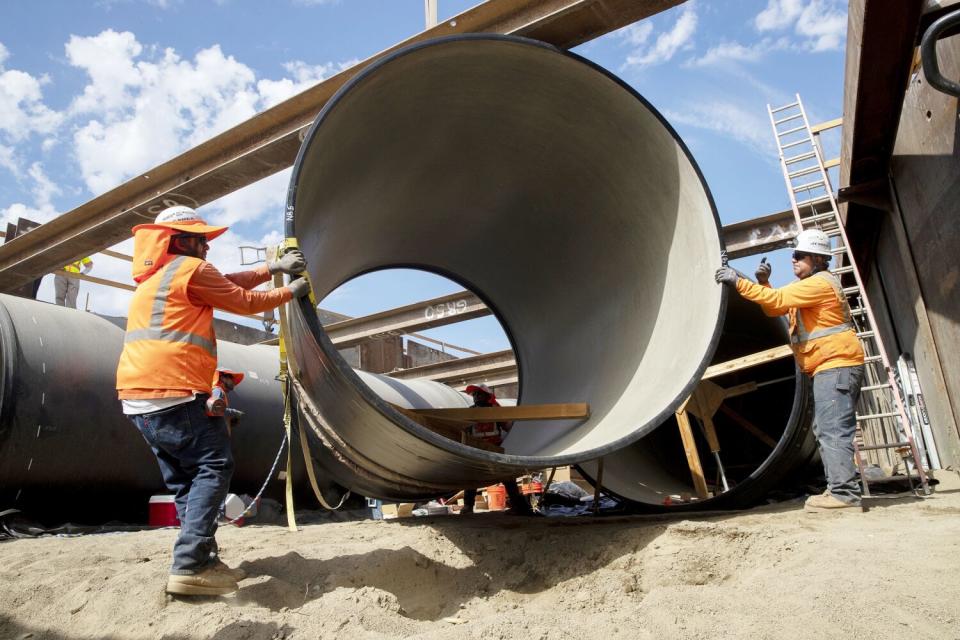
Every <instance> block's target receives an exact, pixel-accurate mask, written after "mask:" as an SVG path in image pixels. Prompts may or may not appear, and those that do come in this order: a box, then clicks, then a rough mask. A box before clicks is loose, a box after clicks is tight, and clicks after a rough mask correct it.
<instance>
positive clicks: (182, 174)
mask: <svg viewBox="0 0 960 640" xmlns="http://www.w3.org/2000/svg"><path fill="white" fill-rule="evenodd" d="M683 2H684V0H489V1H488V2H485V3H483V4H480V5H479V6H476V7H474V8H472V9H468V10H467V11H464V12H463V13H461V14H459V15H457V16H456V17H454V18H452V19H450V20H447V21H445V22H443V23H440V24H438V25H437V26H435V27H433V28H431V29H428V30H426V31H424V32H422V33H420V34H418V35H415V36H413V37H411V38H408V39H406V40H404V41H403V42H401V43H399V44H397V45H395V46H393V47H390V48H389V49H386V50H385V51H382V52H380V53H378V54H376V55H374V56H371V57H370V58H368V59H367V60H364V61H363V62H360V63H358V64H357V65H355V66H353V67H351V68H350V69H346V70H344V71H341V72H340V73H338V74H336V75H334V76H332V77H330V78H328V79H326V80H324V81H323V82H320V83H319V84H317V85H315V86H314V87H311V88H310V89H307V90H306V91H304V92H303V93H300V94H298V95H296V96H294V97H292V98H290V99H288V100H286V101H284V102H281V103H280V104H278V105H276V106H274V107H271V108H270V109H267V110H266V111H263V112H262V113H259V114H257V115H256V116H254V117H253V118H251V119H249V120H247V121H245V122H243V123H241V124H239V125H237V126H235V127H233V128H232V129H229V130H227V131H225V132H224V133H222V134H220V135H218V136H215V137H214V138H211V139H210V140H207V141H206V142H204V143H202V144H200V145H198V146H196V147H193V148H192V149H190V150H188V151H186V152H185V153H183V154H181V155H179V156H177V157H176V158H174V159H172V160H170V161H168V162H165V163H163V164H161V165H159V166H157V167H154V168H153V169H150V170H149V171H146V172H144V173H143V174H140V175H138V176H135V177H134V178H132V179H131V180H129V181H128V182H125V183H124V184H122V185H120V186H118V187H116V188H115V189H112V190H111V191H108V192H107V193H104V194H102V195H100V196H98V197H96V198H94V199H93V200H90V201H89V202H86V203H84V204H82V205H80V206H79V207H77V208H75V209H73V210H72V211H69V212H67V213H65V214H63V215H61V216H59V217H58V218H55V219H54V220H51V221H50V222H48V223H46V224H44V225H42V226H40V227H39V228H38V229H35V230H34V231H32V232H31V233H29V234H26V235H24V236H23V237H19V238H15V239H14V240H12V241H10V242H8V243H6V244H4V245H3V246H2V247H0V291H9V290H11V289H13V288H15V287H17V286H18V285H21V284H24V283H26V282H29V281H32V280H33V279H34V278H36V277H37V276H40V275H42V274H44V273H49V272H50V271H52V270H54V269H55V268H57V267H59V266H60V265H63V264H68V263H70V262H73V261H75V260H77V259H79V258H82V257H84V256H88V255H90V254H92V253H96V252H98V251H101V250H103V249H106V248H108V247H110V246H112V245H114V244H116V243H118V242H120V241H122V240H124V239H126V238H128V237H129V235H130V228H131V227H132V226H134V225H135V224H138V223H140V222H144V221H146V220H152V219H153V217H154V216H155V215H156V213H157V212H158V211H160V210H161V209H162V208H164V207H165V206H167V205H168V204H187V205H191V206H200V205H203V204H206V203H208V202H211V201H213V200H216V199H217V198H220V197H222V196H224V195H226V194H228V193H231V192H233V191H236V190H237V189H240V188H241V187H245V186H247V185H249V184H251V183H253V182H256V181H257V180H260V179H261V178H265V177H267V176H269V175H272V174H274V173H276V172H278V171H281V170H283V169H286V168H288V167H290V166H291V165H292V164H293V161H294V159H295V157H296V154H297V150H298V149H299V147H300V141H301V136H302V135H303V133H304V132H305V130H306V128H307V127H309V126H310V124H311V123H312V122H313V119H314V118H315V117H316V115H317V113H318V112H319V111H320V109H321V108H322V107H323V105H324V104H325V103H326V102H327V100H328V99H329V98H330V97H331V96H333V94H334V93H335V92H336V91H337V89H339V88H340V87H341V86H343V85H344V84H345V83H346V82H347V81H348V80H349V79H350V78H352V77H353V76H355V75H356V74H357V73H358V72H359V71H360V70H362V69H363V68H365V67H367V66H368V65H370V64H371V63H372V62H374V61H376V60H378V59H380V58H382V57H383V56H385V55H386V54H388V53H390V52H392V51H395V50H397V49H399V48H401V47H404V46H407V45H409V44H413V43H416V42H420V41H423V40H427V39H430V38H435V37H438V36H444V35H453V34H458V33H469V32H485V33H505V34H514V35H522V36H526V37H529V38H535V39H538V40H542V41H544V42H548V43H551V44H554V45H556V46H558V47H561V48H564V49H568V48H570V47H574V46H577V45H579V44H582V43H584V42H586V41H588V40H591V39H593V38H596V37H598V36H601V35H603V34H606V33H609V32H611V31H614V30H616V29H619V28H620V27H623V26H626V25H628V24H631V23H633V22H636V21H637V20H641V19H643V18H646V17H649V16H651V15H654V14H656V13H659V12H661V11H664V10H666V9H669V8H671V7H673V6H676V5H679V4H682V3H683Z"/></svg>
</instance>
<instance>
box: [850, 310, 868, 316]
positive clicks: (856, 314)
mask: <svg viewBox="0 0 960 640" xmlns="http://www.w3.org/2000/svg"><path fill="white" fill-rule="evenodd" d="M866 312H867V310H866V309H850V315H852V316H862V315H863V314H865V313H866Z"/></svg>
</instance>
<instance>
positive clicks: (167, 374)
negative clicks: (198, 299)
mask: <svg viewBox="0 0 960 640" xmlns="http://www.w3.org/2000/svg"><path fill="white" fill-rule="evenodd" d="M202 264H203V260H201V259H200V258H194V257H190V256H174V257H173V258H172V259H171V260H169V261H168V262H166V264H164V265H163V266H162V267H160V268H159V269H157V270H156V271H155V272H154V273H153V274H151V275H150V276H149V277H148V278H146V279H145V280H143V281H142V282H140V285H139V286H138V287H137V290H136V292H135V293H134V294H133V300H132V301H131V302H130V313H129V316H128V318H127V333H126V336H125V337H124V342H123V353H122V354H121V355H120V364H119V365H118V367H117V391H118V392H119V396H120V398H121V399H123V398H165V397H176V396H182V395H185V393H189V392H191V391H199V392H202V393H210V391H211V383H212V381H213V377H214V374H215V373H216V370H217V337H216V334H215V333H214V329H213V307H210V306H206V305H203V306H198V305H195V304H193V303H192V302H190V299H189V297H188V295H187V285H188V284H189V282H190V277H191V276H193V273H194V272H195V271H196V270H197V269H198V268H199V267H200V266H201V265H202Z"/></svg>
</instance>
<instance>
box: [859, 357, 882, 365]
mask: <svg viewBox="0 0 960 640" xmlns="http://www.w3.org/2000/svg"><path fill="white" fill-rule="evenodd" d="M878 362H879V363H881V364H883V358H881V357H880V356H867V357H866V358H864V359H863V363H864V364H877V363H878Z"/></svg>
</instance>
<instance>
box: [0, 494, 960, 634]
mask: <svg viewBox="0 0 960 640" xmlns="http://www.w3.org/2000/svg"><path fill="white" fill-rule="evenodd" d="M174 537H175V532H174V531H172V530H160V531H150V532H141V533H117V534H107V535H97V536H87V537H81V538H42V539H35V540H15V541H8V542H4V543H0V603H2V605H0V638H4V639H7V638H28V637H29V638H32V639H41V638H55V639H63V640H79V639H81V638H110V639H117V640H119V639H127V638H167V639H169V640H185V639H187V638H216V639H226V638H230V639H234V638H236V639H251V640H253V639H256V640H260V639H264V640H270V639H278V638H304V639H308V638H310V639H312V638H350V639H355V638H361V639H363V638H371V639H373V638H377V639H381V638H444V639H447V638H477V639H479V638H484V639H487V638H524V639H533V640H560V639H562V638H588V637H589V638H601V639H603V640H613V639H616V638H624V639H627V638H630V639H633V638H664V637H666V638H672V637H685V638H778V639H779V638H850V637H854V636H856V637H861V638H891V637H911V638H938V639H942V638H960V605H958V603H960V491H941V492H940V493H938V494H936V495H935V496H933V497H931V498H928V499H926V500H923V501H918V500H910V499H906V500H896V501H885V502H882V503H879V506H876V507H874V508H872V509H871V510H870V511H869V512H867V513H860V512H855V513H839V514H816V515H810V514H805V513H803V511H802V510H801V509H800V503H799V502H793V503H783V504H780V505H775V506H771V507H765V508H762V509H756V510H753V511H747V512H742V513H736V514H725V515H722V516H712V517H708V518H702V519H672V520H671V519H658V518H643V517H634V518H617V519H600V520H593V519H589V518H583V519H581V518H578V519H570V520H560V519H543V518H541V519H524V518H519V517H511V516H507V515H500V514H484V515H477V516H474V517H472V518H465V517H464V518H461V517H436V518H426V519H421V518H416V519H407V520H392V521H386V522H374V521H363V522H347V523H331V524H323V525H311V526H307V527H305V528H304V529H303V530H302V531H301V532H299V533H297V534H291V533H288V532H287V531H286V530H285V529H283V528H280V527H245V528H242V529H236V528H232V527H229V528H226V529H224V530H222V532H221V534H220V535H219V536H218V537H219V539H220V542H221V548H222V553H223V556H224V557H225V559H226V560H227V561H228V562H230V563H231V564H235V565H239V566H241V567H243V568H244V569H246V570H247V571H248V573H250V574H251V576H252V577H251V578H250V579H248V580H246V581H244V582H242V583H241V590H240V591H239V592H238V593H237V594H236V595H234V596H227V597H224V598H219V599H214V598H211V599H195V600H190V599H173V598H169V597H167V596H166V595H165V594H164V593H163V585H164V580H165V576H166V572H167V568H168V563H169V557H170V546H171V544H172V542H173V539H174Z"/></svg>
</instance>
